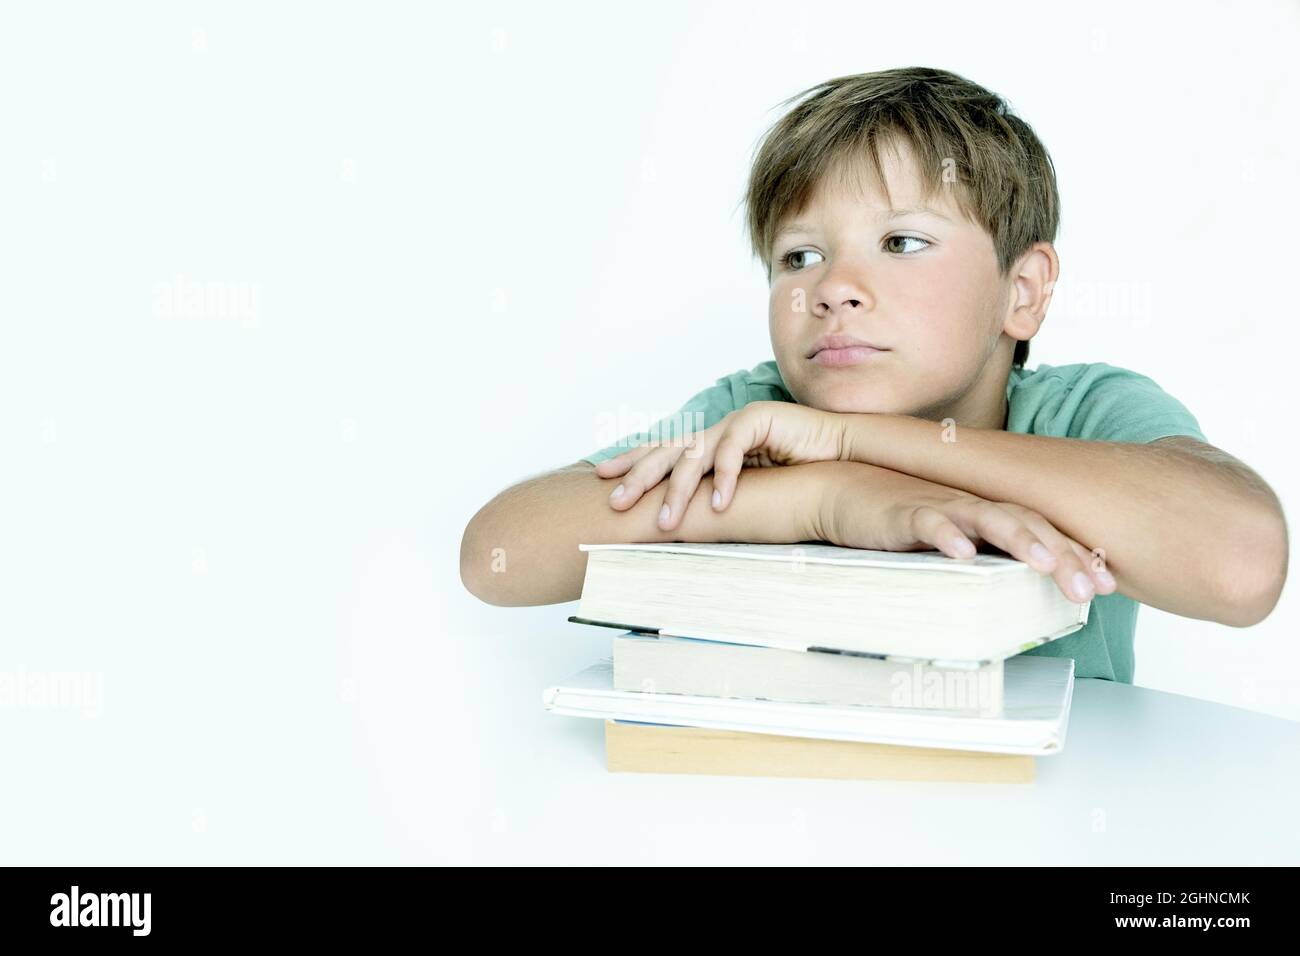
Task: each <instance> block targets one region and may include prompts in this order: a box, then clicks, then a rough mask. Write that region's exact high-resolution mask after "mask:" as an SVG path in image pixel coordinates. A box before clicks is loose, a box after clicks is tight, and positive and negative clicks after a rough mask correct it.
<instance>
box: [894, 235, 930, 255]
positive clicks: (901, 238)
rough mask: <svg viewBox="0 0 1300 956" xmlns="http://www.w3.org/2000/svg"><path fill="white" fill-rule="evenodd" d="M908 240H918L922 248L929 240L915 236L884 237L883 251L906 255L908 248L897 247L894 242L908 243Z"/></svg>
mask: <svg viewBox="0 0 1300 956" xmlns="http://www.w3.org/2000/svg"><path fill="white" fill-rule="evenodd" d="M908 242H919V243H921V246H922V248H924V247H925V246H928V245H929V244H930V242H929V240H927V239H921V238H918V237H917V236H889V237H888V238H887V239H885V251H886V252H898V253H902V254H904V255H906V254H907V252H908V250H907V249H903V248H899V247H898V246H896V245H894V243H898V244H900V245H901V244H903V243H908Z"/></svg>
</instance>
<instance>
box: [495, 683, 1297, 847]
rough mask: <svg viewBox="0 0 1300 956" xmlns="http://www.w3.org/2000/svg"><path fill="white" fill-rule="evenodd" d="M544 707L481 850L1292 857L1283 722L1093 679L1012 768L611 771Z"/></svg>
mask: <svg viewBox="0 0 1300 956" xmlns="http://www.w3.org/2000/svg"><path fill="white" fill-rule="evenodd" d="M560 676H564V675H557V677H560ZM539 692H540V688H539ZM538 706H539V707H540V703H539V705H538ZM546 717H547V718H548V719H549V720H551V722H552V726H551V729H550V732H549V733H547V734H546V735H545V738H544V742H543V747H544V754H542V755H540V757H541V760H539V764H540V763H542V762H544V763H545V765H546V767H547V772H546V773H545V774H544V782H543V781H542V780H535V781H534V782H533V783H532V785H530V786H529V787H528V789H529V791H530V796H532V797H533V798H537V797H539V796H540V794H539V788H540V789H544V790H545V795H544V799H545V802H546V805H547V807H548V809H549V812H547V813H546V814H545V816H544V819H538V820H537V824H538V826H537V827H536V828H535V829H532V830H531V832H529V831H526V830H521V829H520V828H519V827H517V826H512V827H509V828H503V827H498V828H497V830H498V832H497V833H495V834H493V835H494V836H495V837H496V839H495V840H493V839H491V836H492V835H489V837H488V838H487V839H486V840H483V841H478V840H476V841H475V845H476V848H477V849H478V852H477V853H476V856H478V857H479V858H481V859H485V860H486V859H492V860H500V861H506V860H514V861H521V862H522V861H528V862H543V861H546V862H561V861H563V862H574V863H577V862H582V863H700V864H703V863H794V864H799V863H809V864H823V863H826V864H894V865H913V864H943V863H969V864H1085V865H1097V864H1119V865H1131V864H1151V865H1159V864H1170V865H1194V864H1292V865H1294V864H1296V863H1300V822H1297V815H1296V812H1295V801H1296V793H1297V790H1298V789H1300V788H1298V786H1297V785H1298V784H1300V723H1296V722H1292V721H1288V720H1283V719H1280V718H1276V717H1271V716H1267V715H1263V714H1257V713H1254V712H1252V711H1247V710H1242V709H1239V708H1234V707H1227V706H1223V705H1219V704H1213V703H1209V702H1205V701H1201V700H1197V699H1194V698H1190V697H1182V696H1179V695H1176V694H1168V693H1163V692H1160V691H1153V690H1148V689H1145V688H1140V687H1133V686H1130V685H1124V684H1116V683H1112V682H1110V681H1104V680H1096V679H1083V680H1079V681H1078V682H1077V684H1076V687H1075V695H1074V705H1073V709H1072V712H1071V718H1070V726H1069V732H1068V735H1067V739H1066V748H1065V751H1064V752H1063V753H1061V754H1057V755H1055V756H1052V757H1044V758H1038V779H1037V781H1036V782H1035V783H1033V784H1018V785H1013V784H920V783H895V782H875V781H841V780H790V779H775V778H740V777H695V776H685V775H659V774H625V773H619V774H611V773H608V772H607V771H606V770H605V767H604V759H603V737H602V724H601V722H600V721H598V720H594V719H584V718H574V717H560V716H556V715H553V714H547V715H546ZM505 812H506V811H502V818H503V819H504V818H505Z"/></svg>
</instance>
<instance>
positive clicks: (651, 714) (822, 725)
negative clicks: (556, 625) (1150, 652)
mask: <svg viewBox="0 0 1300 956" xmlns="http://www.w3.org/2000/svg"><path fill="white" fill-rule="evenodd" d="M1073 690H1074V660H1073V658H1069V657H1037V656H1031V657H1023V656H1022V657H1013V658H1011V659H1009V660H1007V661H1006V663H1005V665H1004V691H1003V709H1002V714H1001V715H1000V716H998V717H971V716H960V715H952V714H947V713H945V712H943V711H934V710H922V709H909V708H896V707H862V706H852V705H838V704H801V703H790V702H784V701H768V700H743V699H738V698H729V697H696V696H691V695H686V694H649V693H643V692H635V691H625V690H617V689H615V687H614V661H613V658H604V659H602V660H600V661H598V662H596V663H595V664H593V665H591V666H590V667H588V668H586V669H584V670H582V671H580V672H578V673H577V674H574V675H573V676H572V677H570V678H569V679H568V680H566V681H564V682H562V683H560V684H556V685H554V686H552V687H548V688H546V690H545V691H543V693H542V704H543V706H544V707H545V708H546V709H547V710H549V711H551V712H552V713H556V714H564V715H568V716H572V717H592V718H596V719H599V720H622V721H637V722H640V723H653V724H668V725H674V726H685V727H711V728H714V729H718V730H736V731H745V732H750V733H761V734H778V735H784V736H789V737H811V738H818V739H825V740H856V741H861V742H863V743H881V744H898V745H900V746H907V747H939V748H944V749H949V750H978V751H985V752H989V753H1008V754H1030V755H1034V756H1042V755H1048V754H1055V753H1059V752H1060V751H1061V750H1062V749H1063V748H1064V746H1065V731H1066V727H1067V725H1068V722H1069V716H1070V698H1071V694H1072V692H1073Z"/></svg>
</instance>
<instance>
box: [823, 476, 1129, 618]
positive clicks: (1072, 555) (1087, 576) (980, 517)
mask: <svg viewBox="0 0 1300 956" xmlns="http://www.w3.org/2000/svg"><path fill="white" fill-rule="evenodd" d="M828 464H829V465H831V466H832V467H833V466H836V465H838V466H840V467H839V468H837V469H836V471H835V473H834V474H833V475H832V476H830V478H831V480H830V483H829V484H828V485H827V486H826V489H825V490H826V493H825V494H824V495H823V496H822V509H821V513H820V516H819V517H820V526H819V528H818V533H819V536H820V537H821V538H822V540H825V541H829V542H830V543H832V544H838V545H841V546H842V547H848V548H871V549H875V550H880V551H924V550H929V549H931V548H936V549H938V550H939V551H941V552H943V553H944V554H947V555H949V556H951V557H954V558H970V557H974V555H975V552H976V550H977V549H978V547H979V546H980V544H981V543H984V542H987V543H988V544H991V545H993V546H994V547H996V548H1000V549H1001V550H1003V551H1005V552H1006V553H1007V554H1009V555H1010V556H1011V557H1013V558H1016V559H1017V560H1020V561H1023V562H1024V563H1025V564H1027V565H1029V566H1030V567H1031V568H1033V569H1034V570H1036V571H1038V572H1039V573H1041V574H1050V575H1051V576H1052V578H1053V579H1054V580H1055V581H1056V583H1057V585H1058V586H1059V587H1060V589H1061V591H1062V593H1063V594H1065V596H1066V597H1067V598H1069V599H1070V600H1071V601H1077V602H1080V603H1084V602H1087V601H1090V600H1091V599H1092V597H1093V596H1094V594H1110V593H1112V592H1114V591H1115V589H1116V582H1115V579H1114V577H1113V576H1111V574H1110V573H1109V572H1108V571H1107V570H1106V564H1105V560H1104V557H1103V556H1102V555H1100V554H1093V553H1092V552H1090V551H1089V550H1088V549H1087V548H1085V547H1084V546H1083V545H1081V544H1080V543H1079V542H1077V541H1075V540H1074V539H1072V538H1070V537H1068V536H1067V535H1065V534H1062V533H1061V532H1060V531H1058V530H1057V529H1056V528H1055V527H1054V526H1053V525H1052V524H1051V523H1050V522H1049V521H1048V520H1047V519H1046V518H1044V517H1043V516H1042V515H1041V514H1039V513H1038V512H1036V511H1033V510H1031V509H1029V508H1026V507H1024V506H1022V505H1018V504H1015V503H1014V502H1009V501H989V500H987V499H984V498H980V497H978V496H976V495H972V494H969V493H967V492H965V491H961V490H959V489H956V488H949V487H946V486H944V485H938V484H935V483H933V482H930V481H925V480H924V479H921V478H916V477H915V476H912V475H905V474H901V473H899V472H893V471H889V470H888V469H883V468H875V467H874V466H865V467H869V468H873V469H874V471H875V472H876V474H874V475H872V476H871V478H870V480H866V477H865V476H863V475H862V474H861V472H858V473H857V474H855V473H854V472H853V471H851V470H845V469H844V466H843V465H842V464H841V463H828ZM813 467H819V466H813ZM822 467H824V466H822ZM857 467H859V468H861V467H864V466H861V465H858V466H857Z"/></svg>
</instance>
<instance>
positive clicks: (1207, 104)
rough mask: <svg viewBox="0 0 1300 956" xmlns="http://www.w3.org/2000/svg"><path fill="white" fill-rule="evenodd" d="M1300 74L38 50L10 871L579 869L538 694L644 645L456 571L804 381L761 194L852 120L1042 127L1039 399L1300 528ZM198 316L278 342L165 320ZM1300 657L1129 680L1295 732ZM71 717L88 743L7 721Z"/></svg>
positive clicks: (264, 8)
mask: <svg viewBox="0 0 1300 956" xmlns="http://www.w3.org/2000/svg"><path fill="white" fill-rule="evenodd" d="M1298 46H1300V7H1297V6H1296V5H1295V4H1294V3H1290V2H1277V3H1265V2H1256V3H1248V4H1239V5H1235V6H1231V8H1230V5H1228V4H1210V3H1200V4H1185V5H1179V6H1177V7H1169V8H1168V12H1166V13H1156V12H1149V11H1147V10H1146V9H1145V7H1143V6H1141V5H1135V4H1131V3H1117V4H1092V5H1090V6H1089V8H1088V9H1087V10H1086V11H1080V12H1072V13H1066V12H1065V11H1064V10H1061V9H1058V8H1057V7H1056V6H1053V5H1048V6H1044V5H1043V4H1040V3H1025V4H1001V5H996V4H987V3H986V4H970V3H952V4H942V3H935V2H930V3H926V4H921V5H916V4H912V5H899V4H867V3H864V2H861V0H855V2H849V3H843V4H818V3H801V4H789V3H767V4H759V3H744V4H740V3H735V4H727V3H713V4H708V3H700V2H694V3H656V4H654V5H653V6H640V7H627V8H625V9H618V10H616V9H613V8H612V7H611V6H609V5H604V4H590V5H586V4H565V5H541V4H524V3H518V4H506V3H496V4H475V5H465V4H454V5H453V4H447V5H433V4H428V5H424V4H411V5H398V4H346V5H323V4H321V5H318V4H311V5H306V4H304V5H287V4H285V5H280V4H276V5H272V4H229V3H221V4H216V3H214V4H183V3H159V4H152V5H142V4H136V5H125V6H123V7H121V8H117V7H113V8H110V7H108V6H106V5H92V4H85V5H75V6H74V5H60V4H40V5H36V4H33V5H31V6H30V7H29V8H27V9H26V10H19V9H15V8H13V7H9V6H7V7H6V9H5V12H4V14H3V19H2V20H0V89H3V90H4V91H5V92H4V94H3V97H0V129H3V130H4V134H3V135H4V149H3V150H0V256H2V260H0V261H2V262H3V283H0V296H2V297H3V299H2V302H3V318H2V323H3V324H2V326H0V329H2V333H3V340H2V342H3V345H2V347H0V438H2V439H3V442H4V449H5V454H4V459H3V469H2V472H0V475H2V477H0V483H2V484H0V487H2V488H3V496H2V497H0V502H2V503H0V672H2V673H3V674H5V675H7V676H8V678H9V680H10V684H9V687H10V690H11V695H10V697H9V698H8V699H7V703H6V704H5V705H4V706H3V707H0V752H3V753H4V763H5V778H6V786H5V788H4V796H3V797H0V859H3V861H4V862H14V863H22V862H26V863H144V862H152V863H166V862H236V861H239V862H294V861H297V862H344V861H370V862H381V861H390V862H391V861H402V862H436V861H471V860H474V859H484V858H485V852H486V851H485V847H486V846H487V844H486V843H485V842H484V841H485V840H487V841H491V840H495V841H496V842H495V843H492V846H493V847H495V848H496V850H497V851H498V853H497V856H496V857H494V858H501V857H502V855H504V856H506V857H508V853H507V852H506V851H504V850H503V849H502V847H504V846H505V845H506V844H505V843H504V842H503V841H505V840H506V838H507V837H508V835H509V834H511V833H517V832H520V830H524V829H528V828H530V827H541V826H545V825H547V824H546V822H545V821H546V820H547V819H548V817H547V813H548V810H549V809H559V808H551V807H550V806H549V804H548V801H550V800H554V799H556V798H555V797H554V796H553V795H552V792H551V791H550V790H549V789H548V788H547V786H546V785H545V784H544V783H539V780H540V781H544V780H545V779H547V775H546V773H545V772H543V771H546V770H547V769H548V768H544V767H542V766H541V765H540V761H541V759H542V758H541V757H540V756H539V753H541V752H542V751H541V750H539V749H538V748H539V747H540V746H542V745H546V746H552V745H553V744H554V743H555V741H556V739H557V738H558V739H559V740H560V741H561V742H562V746H563V747H566V748H573V749H574V750H575V755H574V756H575V759H578V755H579V753H580V754H581V760H582V761H583V763H582V766H583V768H584V770H586V771H587V772H590V770H591V767H592V766H594V767H596V769H597V770H599V760H600V755H599V736H598V734H594V733H593V731H594V730H595V727H591V728H587V727H583V728H576V727H575V726H574V724H575V723H581V722H580V721H574V720H572V719H569V718H559V717H554V716H551V715H546V714H544V713H542V711H541V690H542V688H543V687H544V686H545V685H547V684H549V683H551V682H554V681H556V680H558V679H560V678H563V677H567V676H568V675H569V674H571V673H572V672H573V671H575V670H577V669H579V668H581V667H583V666H585V665H586V664H588V663H590V662H591V661H592V660H593V659H594V658H595V657H596V656H598V655H600V654H603V653H606V652H607V649H608V641H609V636H610V635H609V633H608V632H601V631H597V630H596V629H590V628H581V627H577V626H575V625H572V624H568V623H566V622H565V617H566V616H567V615H568V614H570V613H572V611H573V607H572V606H557V607H544V608H529V609H497V608H491V607H487V606H484V605H482V604H480V603H478V602H477V601H476V600H475V599H473V598H472V597H471V596H469V595H468V594H467V593H465V592H464V590H463V589H462V586H461V584H460V580H459V575H458V551H459V543H460V537H461V532H462V530H463V529H464V526H465V524H466V522H467V521H468V519H469V518H470V516H471V515H472V514H473V513H474V511H475V510H477V508H478V507H480V506H481V505H482V504H483V503H484V502H486V501H487V500H488V499H489V498H491V497H492V496H493V495H494V494H496V493H497V492H498V491H499V490H501V489H502V488H504V487H505V486H507V485H508V484H511V483H513V482H515V481H517V480H520V479H522V478H524V477H527V476H530V475H533V474H537V473H539V472H542V471H544V470H547V469H550V468H553V467H556V466H559V465H563V464H566V463H570V462H572V461H574V460H576V459H577V458H578V457H579V456H581V455H583V454H585V453H587V452H589V451H592V450H594V449H595V448H597V447H599V446H601V445H603V444H605V443H606V441H605V436H604V435H603V433H602V432H601V423H602V422H607V421H608V419H609V416H611V415H612V416H626V417H627V420H635V418H636V416H651V417H653V416H657V415H659V414H662V413H666V412H669V411H672V410H674V409H676V408H677V407H678V406H679V405H680V404H681V402H682V401H683V400H684V399H685V398H687V397H688V396H690V395H691V394H693V393H694V392H696V391H698V390H699V389H700V388H702V387H704V386H706V385H709V384H711V383H712V382H713V381H714V380H715V379H716V378H718V377H719V376H721V375H725V374H728V373H730V372H734V371H736V370H737V369H740V368H749V367H752V366H753V365H756V364H758V363H759V362H761V361H764V360H766V359H769V358H771V357H772V356H771V352H770V347H769V345H768V342H767V333H766V291H765V286H764V281H763V277H762V274H761V271H760V269H759V266H758V265H757V264H756V263H755V262H753V261H752V260H751V258H750V256H749V252H748V246H747V243H746V239H745V236H744V232H743V229H742V220H741V213H740V205H739V203H740V198H741V195H742V190H743V187H744V182H745V176H746V172H747V169H748V162H749V159H750V156H751V152H752V150H753V148H754V146H755V144H756V142H757V140H758V137H759V136H760V135H761V133H762V132H763V131H764V130H765V129H766V127H767V126H768V125H769V124H770V123H771V122H773V121H774V120H775V119H776V117H777V115H778V114H777V113H776V112H774V111H773V108H774V107H775V106H776V105H777V104H778V103H779V102H780V101H781V100H782V99H784V98H786V97H788V96H790V95H792V94H794V93H796V92H798V91H799V90H802V89H805V88H807V87H809V86H811V85H813V84H815V83H817V82H819V81H821V80H824V79H827V78H829V77H832V76H839V75H842V74H846V73H857V72H864V71H869V70H875V69H882V68H886V67H894V66H905V65H929V66H940V67H944V68H947V69H951V70H954V71H956V72H958V73H962V74H964V75H966V76H968V77H970V78H971V79H974V80H975V81H977V82H979V83H982V84H983V85H985V86H987V87H989V88H990V89H992V90H994V91H996V92H999V93H1001V94H1003V95H1004V96H1006V97H1007V98H1008V99H1009V101H1010V102H1011V104H1012V106H1013V108H1014V109H1015V110H1016V111H1017V112H1018V113H1019V114H1020V115H1022V116H1023V117H1024V118H1025V119H1026V120H1027V121H1028V122H1030V124H1031V125H1033V126H1034V128H1035V129H1036V130H1037V132H1038V133H1039V135H1040V136H1041V137H1042V139H1043V140H1044V142H1045V143H1046V144H1047V146H1048V149H1049V150H1050V151H1051V153H1052V156H1053V158H1054V160H1055V163H1056V168H1057V171H1058V176H1059V183H1060V190H1061V194H1062V200H1063V225H1062V232H1061V236H1060V240H1059V243H1058V248H1059V251H1060V254H1061V260H1062V268H1063V279H1062V283H1061V285H1060V287H1059V288H1058V291H1057V295H1056V300H1055V302H1054V304H1053V306H1052V309H1051V312H1050V314H1049V317H1048V321H1047V323H1046V325H1045V327H1044V330H1043V331H1042V333H1041V334H1040V335H1039V337H1038V338H1037V339H1035V341H1034V345H1033V350H1032V357H1031V359H1030V363H1029V364H1030V365H1031V366H1034V365H1038V364H1040V363H1047V364H1068V363H1073V362H1091V361H1105V362H1109V363H1111V364H1114V365H1120V366H1123V367H1127V368H1132V369H1135V370H1137V371H1140V372H1143V373H1145V374H1148V375H1150V376H1152V377H1153V378H1154V379H1155V380H1156V381H1157V382H1158V383H1159V384H1160V385H1161V386H1163V387H1164V388H1165V389H1166V390H1167V391H1169V392H1170V393H1172V394H1173V395H1175V396H1176V397H1178V398H1179V399H1180V400H1182V401H1183V402H1184V403H1185V404H1187V405H1188V407H1189V408H1190V409H1191V410H1192V411H1193V413H1194V414H1195V415H1196V416H1197V417H1198V419H1199V421H1200V423H1201V425H1202V427H1203V430H1204V431H1205V433H1206V435H1207V436H1208V438H1209V439H1210V441H1211V442H1212V443H1214V444H1216V445H1218V446H1220V447H1222V448H1224V449H1226V450H1228V451H1230V452H1232V453H1233V454H1236V455H1238V456H1239V457H1241V458H1242V459H1244V460H1245V461H1246V462H1247V463H1249V464H1251V465H1252V466H1253V467H1255V468H1256V469H1257V470H1258V471H1259V472H1260V473H1261V474H1262V475H1263V476H1264V477H1265V478H1266V479H1267V480H1268V481H1269V482H1270V483H1271V484H1272V485H1273V487H1274V488H1275V489H1276V490H1277V492H1278V493H1279V495H1280V496H1281V498H1282V500H1283V504H1284V505H1286V506H1289V505H1291V503H1292V502H1293V501H1294V500H1295V496H1296V492H1297V480H1298V478H1300V476H1298V475H1297V472H1296V469H1295V467H1294V464H1295V458H1296V455H1295V448H1294V438H1293V436H1292V423H1291V419H1292V417H1293V409H1292V406H1291V394H1292V391H1293V389H1294V387H1295V381H1296V379H1295V374H1296V373H1295V368H1294V361H1295V347H1296V344H1297V336H1296V334H1295V323H1296V319H1297V315H1296V309H1295V304H1294V293H1293V288H1294V276H1295V254H1296V252H1295V250H1296V243H1295V237H1294V231H1295V229H1296V224H1297V222H1300V189H1298V188H1297V182H1298V181H1300V180H1298V179H1297V177H1298V176H1300V165H1298V163H1297V159H1296V157H1297V156H1298V155H1300V142H1297V139H1298V137H1297V126H1296V121H1295V117H1296V115H1298V111H1297V103H1298V101H1300V95H1298V93H1300V90H1298V88H1297V71H1296V69H1295V67H1294V65H1293V64H1294V60H1295V52H1296V50H1297V48H1298ZM178 277H182V278H180V279H178ZM185 282H200V283H205V284H206V283H220V284H222V286H221V287H222V288H224V289H227V290H233V291H234V292H236V293H238V292H240V291H241V290H244V291H246V292H247V293H248V294H250V295H251V296H252V298H251V299H248V300H245V303H246V304H248V305H250V306H251V308H250V309H249V310H248V311H246V312H243V313H239V312H235V311H232V310H230V309H223V308H221V307H220V303H219V302H213V303H210V304H208V305H203V304H201V307H199V308H198V309H197V310H187V309H186V308H184V307H182V308H181V309H180V310H179V311H178V312H177V311H173V313H172V314H170V315H169V314H168V313H167V311H166V304H167V303H169V302H172V303H175V301H176V300H175V299H173V298H171V290H173V289H177V288H181V287H182V286H183V284H184V283H185ZM627 430H629V431H630V430H632V429H631V428H629V429H627ZM1292 591H1294V589H1292ZM1296 618H1297V609H1296V605H1295V602H1294V600H1293V594H1291V593H1288V594H1286V595H1284V596H1283V600H1282V603H1281V604H1280V605H1279V606H1278V608H1277V610H1276V611H1275V612H1274V614H1273V615H1272V617H1271V618H1270V619H1269V620H1267V621H1266V622H1264V623H1263V624H1261V625H1259V626H1257V627H1255V628H1251V629H1249V630H1234V629H1231V628H1227V627H1223V626H1219V625H1215V624H1211V623H1207V622H1201V621H1194V620H1186V619H1181V618H1177V617H1173V616H1170V615H1167V614H1163V613H1161V612H1159V611H1156V610H1153V609H1151V608H1144V609H1143V610H1142V611H1141V613H1140V615H1139V629H1138V637H1137V662H1138V663H1137V683H1138V684H1141V685H1145V686H1148V687H1154V688H1160V689H1164V690H1169V691H1174V692H1177V693H1180V694H1186V695H1191V696H1196V697H1201V698H1205V699H1209V700H1214V701H1219V702H1222V703H1226V704H1232V705H1236V706H1239V707H1246V708H1250V709H1254V710H1258V711H1263V712H1266V713H1271V714H1275V715H1280V716H1285V717H1289V718H1292V719H1296V718H1300V694H1298V693H1297V692H1298V691H1300V678H1298V677H1297V668H1298V667H1300V645H1298V644H1297V641H1296V634H1297V621H1296ZM57 672H70V673H76V674H86V675H90V676H89V680H90V684H89V685H88V686H90V687H91V688H92V690H91V693H90V694H89V696H88V697H86V698H85V700H84V701H82V703H81V704H80V705H77V704H75V703H73V704H66V703H65V705H63V706H42V705H41V703H40V702H39V701H38V700H35V699H32V698H28V697H25V696H19V697H14V696H13V688H14V687H15V686H16V685H15V681H16V680H18V679H19V678H22V679H23V680H24V681H27V680H29V679H31V678H35V680H36V681H37V682H39V681H40V680H41V679H42V677H45V678H50V676H51V675H53V674H55V673H57ZM592 723H593V724H594V722H592ZM583 748H585V749H583ZM588 751H590V752H588ZM629 786H631V785H630V784H629ZM647 786H650V785H649V784H647ZM521 787H530V788H534V789H533V790H532V791H531V793H532V798H533V799H534V800H535V804H534V806H535V808H536V815H535V816H533V815H531V814H525V815H524V817H523V818H521V817H520V811H519V810H518V809H510V810H508V811H507V809H506V807H507V806H510V807H511V808H515V807H516V806H517V804H516V803H512V802H510V801H509V800H508V799H507V796H508V795H510V794H517V793H518V791H519V788H521ZM484 834H486V835H487V836H484Z"/></svg>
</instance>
